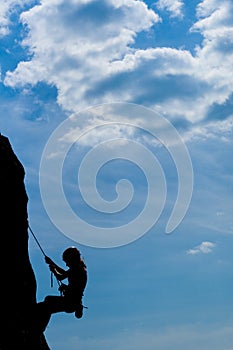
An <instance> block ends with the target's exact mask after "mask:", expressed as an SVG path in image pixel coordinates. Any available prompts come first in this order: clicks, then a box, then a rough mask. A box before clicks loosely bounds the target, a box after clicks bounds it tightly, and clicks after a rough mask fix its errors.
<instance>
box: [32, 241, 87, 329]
mask: <svg viewBox="0 0 233 350" xmlns="http://www.w3.org/2000/svg"><path fill="white" fill-rule="evenodd" d="M62 259H63V261H64V262H65V263H66V265H67V266H68V268H69V269H68V270H64V269H63V268H61V267H60V266H58V265H57V264H55V263H54V262H53V260H52V259H50V258H49V257H48V256H45V262H46V263H47V264H48V265H49V269H50V271H51V272H52V273H53V274H54V275H55V277H56V279H57V281H58V283H59V291H60V293H61V294H60V296H55V295H48V296H46V297H45V299H44V301H42V302H39V303H38V304H37V314H38V323H39V324H38V326H39V327H40V328H41V330H42V331H44V330H45V329H46V327H47V324H48V322H49V320H50V317H51V315H52V314H54V313H57V312H62V311H63V312H68V313H73V312H74V313H75V316H76V317H77V318H81V317H82V315H83V304H82V298H83V294H84V289H85V287H86V284H87V268H86V265H85V263H84V260H83V259H82V258H81V254H80V251H79V250H78V249H77V248H76V247H70V248H67V249H66V250H65V251H64V252H63V255H62ZM64 279H68V284H64V283H62V282H61V281H62V280H64Z"/></svg>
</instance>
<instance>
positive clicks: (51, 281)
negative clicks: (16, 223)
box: [28, 225, 61, 288]
mask: <svg viewBox="0 0 233 350" xmlns="http://www.w3.org/2000/svg"><path fill="white" fill-rule="evenodd" d="M28 228H29V230H30V232H31V234H32V236H33V238H34V239H35V241H36V243H37V245H38V247H39V248H40V250H41V252H42V254H43V255H44V257H45V258H46V257H47V255H46V254H45V252H44V249H43V248H42V246H41V244H40V242H39V241H38V239H37V238H36V235H35V233H34V232H33V231H32V229H31V227H30V225H28ZM53 275H54V274H53V272H52V271H51V277H50V285H51V288H52V287H53ZM55 277H56V276H55ZM56 280H57V284H58V286H59V287H60V285H61V281H59V280H58V279H57V277H56Z"/></svg>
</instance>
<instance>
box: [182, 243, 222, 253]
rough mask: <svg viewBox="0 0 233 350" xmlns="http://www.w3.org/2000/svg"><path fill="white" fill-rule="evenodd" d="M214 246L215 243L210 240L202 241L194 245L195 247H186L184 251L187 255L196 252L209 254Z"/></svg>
mask: <svg viewBox="0 0 233 350" xmlns="http://www.w3.org/2000/svg"><path fill="white" fill-rule="evenodd" d="M215 246H216V244H215V243H212V242H202V243H201V244H200V245H198V246H196V247H195V248H192V249H188V250H187V251H186V253H187V254H188V255H196V254H200V253H203V254H209V253H211V252H212V251H213V248H214V247H215Z"/></svg>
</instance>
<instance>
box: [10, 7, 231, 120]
mask: <svg viewBox="0 0 233 350" xmlns="http://www.w3.org/2000/svg"><path fill="white" fill-rule="evenodd" d="M182 5H183V4H182V2H181V1H175V2H174V1H173V2H171V1H168V0H167V1H162V0H160V1H159V2H158V6H160V8H166V9H167V10H169V11H172V13H173V15H175V14H176V15H178V14H179V13H180V11H181V9H182V8H183V6H182ZM232 16H233V4H232V2H231V1H230V0H225V1H224V2H221V3H219V2H217V1H214V0H205V1H202V2H200V3H199V5H198V6H197V20H196V23H194V24H193V25H192V27H191V28H190V33H189V35H192V34H193V33H194V32H198V33H199V34H200V35H201V37H202V38H203V40H202V42H201V44H200V45H199V46H197V47H196V49H195V53H192V52H191V51H189V50H185V49H181V48H174V47H173V48H171V47H159V46H156V41H155V43H154V46H151V47H148V48H146V49H142V48H138V47H137V48H136V47H135V42H136V39H137V36H138V35H139V34H143V33H145V32H149V31H152V30H153V31H155V35H156V27H155V25H156V26H159V23H160V21H161V19H160V17H159V16H158V14H156V13H155V11H153V10H152V9H149V8H148V7H147V5H146V4H145V3H144V2H142V1H134V0H130V1H127V2H125V1H123V0H122V1H116V0H105V1H101V2H98V1H94V0H93V1H91V0H89V1H84V0H83V1H70V2H69V6H67V1H64V0H63V1H62V0H59V1H58V0H52V1H48V0H43V1H41V3H40V5H37V6H34V7H32V8H31V9H30V10H28V11H24V12H22V14H21V21H22V23H23V24H24V26H25V27H26V28H27V30H28V35H27V37H26V38H25V39H24V40H23V42H22V45H23V46H24V47H25V48H27V49H28V52H29V55H30V56H29V59H28V60H27V61H22V62H19V64H18V66H17V67H16V69H15V70H14V71H8V72H7V74H6V76H5V80H4V83H5V84H6V85H7V86H10V87H16V86H24V85H26V84H31V85H36V84H37V83H38V82H41V81H43V82H46V83H47V84H49V85H52V86H55V87H56V88H57V90H58V97H57V101H58V103H59V104H60V106H61V107H62V109H63V110H65V111H69V112H77V111H79V110H80V109H82V108H84V107H89V106H92V105H95V104H99V103H106V102H114V101H124V102H133V103H138V104H142V105H145V106H149V107H152V108H154V107H158V108H160V110H161V111H163V112H164V113H165V115H166V116H168V117H169V118H182V119H186V120H187V121H189V122H191V123H196V122H199V121H201V120H204V119H206V118H208V116H209V112H210V110H211V109H212V108H213V107H214V106H217V105H224V104H226V103H227V102H228V101H230V100H231V98H232V93H233V89H232V86H233V74H232V72H233V50H232V40H233V39H232V38H233V35H232V34H233V25H232V21H231V19H232ZM228 116H229V115H227V116H226V117H228Z"/></svg>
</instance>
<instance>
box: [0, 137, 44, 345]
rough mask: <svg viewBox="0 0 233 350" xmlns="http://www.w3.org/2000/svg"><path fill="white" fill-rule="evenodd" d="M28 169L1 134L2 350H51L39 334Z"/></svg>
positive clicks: (0, 264) (0, 255) (0, 260)
mask: <svg viewBox="0 0 233 350" xmlns="http://www.w3.org/2000/svg"><path fill="white" fill-rule="evenodd" d="M24 177H25V172H24V168H23V166H22V164H21V162H20V161H19V159H18V158H17V156H16V155H15V153H14V151H13V149H12V147H11V144H10V142H9V140H8V138H7V137H5V136H2V135H1V134H0V200H1V217H0V230H1V245H0V247H1V248H0V266H1V292H0V293H1V294H0V295H1V298H0V302H1V316H2V323H1V332H0V350H15V349H18V348H19V349H24V350H49V347H48V344H47V342H46V340H45V337H44V335H43V333H42V334H41V332H39V331H38V330H37V320H36V315H35V312H34V310H35V306H36V287H37V286H36V279H35V275H34V271H33V269H32V266H31V263H30V259H29V254H28V212H27V203H28V196H27V193H26V189H25V184H24Z"/></svg>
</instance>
